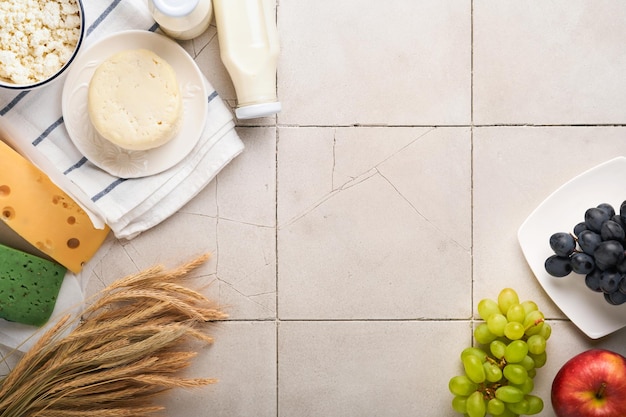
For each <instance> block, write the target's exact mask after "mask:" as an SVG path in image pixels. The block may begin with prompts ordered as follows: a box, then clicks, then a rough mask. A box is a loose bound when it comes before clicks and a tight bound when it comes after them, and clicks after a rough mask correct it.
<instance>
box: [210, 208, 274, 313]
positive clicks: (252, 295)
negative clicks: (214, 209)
mask: <svg viewBox="0 0 626 417" xmlns="http://www.w3.org/2000/svg"><path fill="white" fill-rule="evenodd" d="M218 234H219V249H218V252H219V254H220V257H219V261H218V265H217V278H218V280H219V300H220V304H221V305H224V306H226V309H227V311H228V314H229V316H230V318H231V319H269V318H274V317H275V316H276V249H275V247H276V243H275V230H274V228H270V227H259V226H254V225H248V224H242V223H237V222H231V221H227V220H221V221H220V223H219V225H218Z"/></svg>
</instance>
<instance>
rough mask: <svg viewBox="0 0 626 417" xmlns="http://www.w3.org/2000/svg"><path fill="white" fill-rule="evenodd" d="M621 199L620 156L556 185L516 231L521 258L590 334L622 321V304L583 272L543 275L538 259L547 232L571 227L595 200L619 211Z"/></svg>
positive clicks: (623, 167) (624, 168)
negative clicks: (592, 286) (587, 281)
mask: <svg viewBox="0 0 626 417" xmlns="http://www.w3.org/2000/svg"><path fill="white" fill-rule="evenodd" d="M624 200H626V157H619V158H615V159H612V160H610V161H607V162H605V163H603V164H601V165H598V166H596V167H595V168H592V169H590V170H589V171H586V172H584V173H582V174H580V175H578V176H577V177H575V178H573V179H572V180H570V181H569V182H567V183H565V184H564V185H562V186H561V187H560V188H559V189H557V190H556V191H555V192H553V193H552V194H551V195H550V196H549V197H548V198H546V199H545V200H544V201H543V202H542V203H541V204H540V205H539V207H537V208H536V209H535V210H534V211H533V212H532V213H531V214H530V216H528V218H527V219H526V220H525V221H524V223H523V224H522V226H521V227H520V228H519V230H518V233H517V237H518V240H519V243H520V245H521V247H522V251H523V252H524V256H525V257H526V261H528V264H529V265H530V268H531V269H532V271H533V273H534V274H535V277H537V280H538V281H539V283H540V284H541V286H542V287H543V289H544V290H545V291H546V293H548V295H549V296H550V298H552V300H553V301H554V302H555V303H556V305H557V306H558V307H559V308H560V309H561V311H563V313H564V314H565V315H566V316H567V317H568V318H569V319H570V320H571V321H572V323H574V324H575V325H576V326H578V328H579V329H580V330H582V331H583V332H584V333H585V334H586V335H587V336H589V337H590V338H592V339H598V338H600V337H603V336H606V335H607V334H609V333H612V332H614V331H616V330H619V329H621V328H622V327H624V326H626V304H622V305H620V306H614V305H610V304H609V303H607V302H606V301H605V300H604V296H603V295H602V294H601V293H596V292H593V291H591V290H590V289H589V288H587V287H586V285H585V279H584V278H585V277H584V275H579V274H575V273H573V272H572V273H571V274H570V275H568V276H566V277H563V278H556V277H553V276H551V275H549V274H548V273H547V272H546V270H545V268H544V262H545V260H546V259H547V258H548V257H549V256H551V255H553V254H554V252H553V251H552V249H551V248H550V243H549V241H550V236H551V235H552V234H553V233H556V232H568V233H572V232H573V230H574V226H575V225H576V224H578V223H580V222H581V221H584V216H585V211H586V210H587V209H588V208H590V207H596V206H597V205H598V204H601V203H609V204H611V205H613V207H614V208H615V211H616V212H617V213H619V207H620V205H621V204H622V202H623V201H624Z"/></svg>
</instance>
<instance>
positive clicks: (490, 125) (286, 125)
mask: <svg viewBox="0 0 626 417" xmlns="http://www.w3.org/2000/svg"><path fill="white" fill-rule="evenodd" d="M274 126H275V127H276V128H304V129H306V128H329V129H330V128H366V127H367V128H407V127H419V128H448V127H456V128H474V127H479V128H498V127H530V128H555V127H573V128H585V127H626V124H624V123H579V124H566V123H562V124H558V123H552V124H549V123H546V124H539V123H537V124H533V123H480V124H475V123H473V122H470V123H469V124H447V125H446V124H406V125H403V124H398V125H389V124H385V125H383V124H358V125H347V124H346V125H342V124H334V125H324V124H317V125H306V124H289V123H284V124H276V125H258V126H256V125H255V126H238V127H241V128H259V127H274Z"/></svg>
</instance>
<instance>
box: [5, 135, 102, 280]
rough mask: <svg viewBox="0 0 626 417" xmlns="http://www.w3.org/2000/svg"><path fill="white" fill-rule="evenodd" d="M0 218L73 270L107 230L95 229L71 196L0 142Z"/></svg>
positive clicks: (81, 264)
mask: <svg viewBox="0 0 626 417" xmlns="http://www.w3.org/2000/svg"><path fill="white" fill-rule="evenodd" d="M0 161H2V163H1V164H0V210H2V211H0V220H2V221H3V222H4V224H6V225H7V226H9V227H10V228H11V229H12V230H13V231H14V232H15V233H17V234H18V235H20V236H21V237H22V238H23V239H24V240H26V241H27V242H28V243H30V245H32V246H34V247H35V248H37V249H38V250H40V251H41V252H43V253H44V254H45V255H47V256H49V257H50V258H51V259H53V260H55V261H56V262H58V263H60V264H61V265H63V266H64V267H66V268H67V269H69V270H71V271H72V272H79V271H80V270H81V269H82V266H83V265H84V264H85V263H86V262H87V261H89V259H91V258H92V257H93V255H94V254H95V253H96V251H97V250H98V248H100V246H101V245H102V242H104V240H105V239H106V236H107V235H108V233H109V228H108V227H105V228H104V229H96V228H95V227H94V226H93V223H91V220H90V219H89V216H88V215H87V213H85V212H84V210H83V209H82V208H81V207H80V206H79V205H78V204H76V202H75V201H74V200H72V198H71V197H69V196H68V195H67V194H65V193H64V192H63V191H62V190H61V189H60V188H58V187H57V186H56V185H54V184H53V183H52V181H50V179H49V178H48V177H47V176H46V175H45V174H44V173H43V172H42V171H40V170H39V169H38V168H37V167H35V166H34V165H33V164H32V163H30V162H29V161H28V160H26V159H24V157H22V156H21V155H20V154H18V153H17V152H15V151H14V150H13V149H11V148H10V147H9V146H8V145H7V144H5V143H4V142H2V141H0Z"/></svg>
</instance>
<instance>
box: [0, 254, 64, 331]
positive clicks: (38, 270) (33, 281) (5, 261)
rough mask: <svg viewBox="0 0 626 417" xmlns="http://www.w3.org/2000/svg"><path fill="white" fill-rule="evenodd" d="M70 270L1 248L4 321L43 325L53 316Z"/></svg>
mask: <svg viewBox="0 0 626 417" xmlns="http://www.w3.org/2000/svg"><path fill="white" fill-rule="evenodd" d="M66 272H67V269H66V268H65V267H64V266H62V265H60V264H58V263H56V262H52V261H49V260H47V259H43V258H39V257H37V256H34V255H31V254H28V253H26V252H22V251H19V250H17V249H13V248H10V247H8V246H4V245H0V318H3V319H5V320H8V321H14V322H18V323H23V324H28V325H33V326H42V325H44V324H45V323H46V322H47V321H48V320H49V319H50V316H51V315H52V311H53V310H54V306H55V304H56V301H57V297H58V295H59V291H60V290H61V284H62V283H63V278H64V277H65V273H66Z"/></svg>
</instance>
